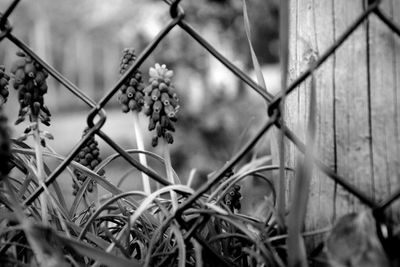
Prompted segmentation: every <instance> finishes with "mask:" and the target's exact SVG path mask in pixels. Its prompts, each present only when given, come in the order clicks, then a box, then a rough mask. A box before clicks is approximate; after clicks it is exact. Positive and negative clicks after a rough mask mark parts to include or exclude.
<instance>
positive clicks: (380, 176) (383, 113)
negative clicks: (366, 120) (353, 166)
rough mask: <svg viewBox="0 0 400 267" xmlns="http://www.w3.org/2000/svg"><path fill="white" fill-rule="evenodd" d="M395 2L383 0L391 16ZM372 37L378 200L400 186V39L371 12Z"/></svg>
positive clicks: (372, 79) (372, 83) (375, 165)
mask: <svg viewBox="0 0 400 267" xmlns="http://www.w3.org/2000/svg"><path fill="white" fill-rule="evenodd" d="M396 2H397V3H398V1H395V0H393V1H384V2H382V4H381V9H382V10H383V12H384V13H385V14H387V15H389V16H390V17H392V19H394V17H398V16H394V14H399V12H400V5H398V4H397V6H396ZM395 8H397V10H396V9H395ZM369 41H370V42H369V43H370V47H369V58H370V65H369V67H370V68H369V70H370V82H371V130H372V152H373V166H374V168H373V177H374V182H375V192H374V193H375V198H376V199H377V200H383V199H384V198H387V197H388V196H389V194H390V192H392V191H394V190H395V189H396V188H397V187H398V186H399V180H398V179H399V177H400V175H399V171H400V170H399V163H400V157H399V151H400V142H399V139H398V137H399V134H398V133H399V132H398V120H399V116H398V115H399V113H398V112H399V102H398V95H399V91H398V90H399V88H398V83H397V79H396V75H398V72H399V66H398V64H399V54H398V53H399V47H400V39H399V37H397V36H395V34H393V33H392V32H391V30H390V29H389V28H388V27H387V26H386V25H384V24H383V22H382V21H380V20H379V19H378V18H377V17H376V16H371V17H370V21H369ZM396 49H397V51H396ZM396 52H397V55H396ZM397 207H398V206H397ZM397 213H398V212H397ZM397 215H398V214H397Z"/></svg>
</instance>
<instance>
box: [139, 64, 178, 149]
mask: <svg viewBox="0 0 400 267" xmlns="http://www.w3.org/2000/svg"><path fill="white" fill-rule="evenodd" d="M149 75H150V79H149V83H150V85H149V86H147V87H146V88H145V89H144V92H145V97H144V113H145V114H146V115H147V116H149V117H150V121H149V127H148V128H149V131H153V130H154V129H155V130H156V134H155V135H154V136H153V139H152V145H153V146H157V144H158V138H161V137H162V138H164V139H165V140H166V141H167V143H169V144H172V143H173V142H174V138H173V136H172V134H171V132H174V131H175V127H174V125H173V123H174V122H176V121H177V118H176V113H177V112H178V110H179V98H178V95H177V94H176V92H175V89H174V86H173V85H172V83H171V78H172V76H173V75H174V73H173V71H172V70H168V69H167V68H166V66H165V65H162V66H160V64H156V65H155V68H150V70H149Z"/></svg>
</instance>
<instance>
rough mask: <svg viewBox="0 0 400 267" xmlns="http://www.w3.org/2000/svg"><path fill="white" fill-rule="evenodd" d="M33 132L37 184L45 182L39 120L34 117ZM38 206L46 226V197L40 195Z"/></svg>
mask: <svg viewBox="0 0 400 267" xmlns="http://www.w3.org/2000/svg"><path fill="white" fill-rule="evenodd" d="M34 123H35V130H34V131H33V138H34V143H35V155H36V167H37V176H38V179H39V181H40V183H39V184H41V183H44V182H45V176H44V164H43V153H42V145H41V144H40V129H39V120H38V118H37V117H36V118H35V119H34ZM40 206H41V212H42V222H43V223H44V224H45V225H47V223H48V221H49V220H48V218H49V216H48V213H47V196H46V194H44V193H42V194H41V195H40Z"/></svg>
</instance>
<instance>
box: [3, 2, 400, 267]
mask: <svg viewBox="0 0 400 267" xmlns="http://www.w3.org/2000/svg"><path fill="white" fill-rule="evenodd" d="M19 2H20V0H14V1H13V2H12V3H11V4H10V6H9V7H8V8H7V10H5V12H4V13H3V15H2V17H1V19H0V30H1V32H0V41H2V40H4V39H8V40H9V41H11V42H12V43H13V44H15V45H16V46H17V47H19V48H20V49H21V50H23V51H24V52H25V53H26V54H28V55H29V56H30V57H32V59H34V60H35V61H36V62H37V63H39V64H40V65H41V66H42V67H43V68H44V69H46V70H47V71H48V73H49V74H50V75H51V76H52V77H53V78H54V79H56V80H57V81H58V82H60V83H61V84H62V85H63V86H64V87H65V88H66V89H67V90H69V91H70V92H71V93H73V94H74V95H75V96H76V97H77V98H78V99H80V100H81V101H83V102H84V103H85V104H86V105H88V106H89V107H90V108H91V111H90V113H89V114H87V125H88V127H89V129H88V131H87V133H86V135H85V136H84V137H83V138H82V139H81V140H80V141H79V142H78V143H77V144H76V145H75V147H74V148H73V149H72V151H71V152H70V153H69V154H68V155H67V156H66V158H65V159H64V160H63V161H62V163H61V164H60V165H58V166H57V168H56V169H55V170H54V171H53V172H52V173H51V174H50V175H49V176H48V178H47V180H46V181H45V185H46V186H50V185H51V184H52V183H53V182H54V181H55V180H56V179H57V178H58V177H59V175H60V174H61V173H62V172H63V171H64V170H65V169H66V167H67V166H68V165H69V164H70V163H71V161H72V160H73V159H74V158H75V156H76V155H77V154H78V153H79V151H80V150H81V149H82V148H83V146H84V144H85V143H86V142H87V140H88V139H89V138H90V137H91V136H93V135H97V136H98V137H99V138H101V139H103V140H104V142H105V143H107V144H108V145H109V146H110V147H112V148H113V149H114V150H115V151H116V152H117V153H119V154H120V156H121V157H123V158H124V159H125V160H126V161H127V162H129V163H130V164H131V165H132V166H133V167H135V168H136V169H138V170H139V171H141V172H143V173H145V174H146V175H148V176H149V177H150V178H152V179H153V180H155V181H157V182H158V183H160V184H161V185H164V186H167V185H170V182H169V181H167V180H166V179H164V177H162V176H160V175H159V174H158V173H156V172H155V171H153V170H151V169H149V168H147V167H145V166H144V165H142V164H140V163H139V162H138V161H137V160H135V159H134V158H132V157H131V156H130V155H129V154H128V153H127V152H126V151H125V150H124V149H123V148H121V147H120V146H119V145H117V144H116V143H115V142H114V141H113V139H112V138H110V137H109V136H108V135H107V134H105V133H104V132H103V131H102V127H103V125H104V123H105V121H106V120H107V116H106V113H105V111H104V110H103V108H104V107H105V105H106V104H107V103H108V102H109V101H110V100H111V99H112V97H114V95H115V94H116V93H117V91H118V89H119V88H120V87H121V86H122V85H123V84H124V82H125V81H126V79H128V77H130V75H131V74H133V73H135V71H137V70H138V69H139V68H140V66H141V65H142V63H143V62H144V61H145V60H146V59H147V58H148V57H149V55H150V54H151V53H152V52H153V51H154V50H155V48H156V47H157V45H158V44H159V43H160V42H161V41H162V40H163V39H164V38H165V37H166V36H167V35H168V34H169V32H170V31H171V30H172V29H174V28H180V29H181V30H183V31H184V32H186V33H187V34H189V35H190V36H191V37H192V38H193V39H194V40H196V41H197V42H198V43H199V44H200V45H201V46H202V47H203V48H204V49H206V50H207V51H208V52H209V53H210V54H212V55H213V56H214V57H215V58H216V59H217V60H219V61H220V62H221V63H222V64H223V65H224V66H225V67H226V68H228V69H229V70H230V71H231V72H232V73H234V74H235V75H236V76H237V77H238V78H239V79H241V80H242V81H243V82H244V83H245V84H247V85H248V86H249V87H250V88H251V89H253V90H254V91H255V92H257V93H258V94H259V95H260V97H262V98H263V99H265V100H266V101H267V103H268V115H269V117H268V119H267V120H266V121H265V122H264V124H263V125H262V126H261V128H260V129H259V130H258V132H257V133H256V134H255V135H254V136H253V137H252V138H251V140H250V141H249V142H248V143H247V144H245V145H244V146H243V147H242V148H241V149H240V150H239V152H238V153H237V154H236V155H234V156H233V157H232V158H231V159H230V160H229V161H228V162H227V163H226V164H225V165H224V167H223V168H221V169H220V170H218V171H217V172H215V173H214V174H213V175H212V177H211V178H210V179H209V181H208V183H206V184H204V185H202V186H201V187H200V188H199V189H198V190H197V191H196V192H195V193H194V194H193V195H190V196H189V197H187V198H186V199H185V200H184V201H183V203H182V204H181V205H180V206H179V207H178V209H177V210H176V212H175V214H174V216H171V217H170V218H169V221H171V220H176V222H178V223H179V224H180V226H181V227H182V228H183V229H185V230H186V231H188V232H187V235H186V236H185V239H188V238H191V237H194V238H196V239H197V240H198V241H199V243H200V244H201V245H202V246H203V248H205V249H207V248H208V245H207V243H206V242H205V241H204V240H202V239H201V238H200V237H199V236H198V235H196V230H197V228H200V227H201V226H202V225H204V222H199V223H197V224H195V227H194V228H190V227H189V225H188V223H187V222H186V221H185V220H184V219H183V218H182V213H183V212H184V211H185V210H186V209H188V208H189V207H190V206H191V205H192V204H193V203H194V202H195V201H196V200H198V199H199V198H200V197H201V196H202V195H203V194H204V193H205V192H207V191H208V190H209V189H211V188H212V187H213V186H214V185H216V184H217V183H218V182H220V181H221V180H222V179H223V177H224V174H225V173H226V172H228V171H229V170H230V169H231V168H232V167H234V166H235V165H236V164H237V163H238V162H239V161H240V160H241V159H242V158H243V157H244V156H245V155H246V154H247V153H248V152H249V151H250V150H251V148H252V147H253V146H255V145H256V143H257V142H258V141H259V140H260V138H262V137H263V136H264V135H265V134H266V132H267V131H269V130H271V128H273V127H277V128H278V129H279V130H280V131H282V132H283V134H284V135H285V136H286V138H287V139H289V140H290V141H291V142H293V143H294V144H295V145H296V147H297V148H298V149H299V151H301V152H303V153H305V150H306V145H305V144H304V143H303V142H302V141H301V140H300V139H299V138H298V137H297V136H296V134H295V133H294V132H292V131H291V130H290V129H289V128H288V127H287V126H286V125H285V122H284V120H283V119H282V118H281V116H280V114H281V113H280V108H281V105H280V103H281V101H282V99H283V98H284V97H285V96H286V95H288V94H291V93H292V92H293V91H295V90H299V85H300V84H302V83H303V82H304V81H305V80H306V79H307V78H308V77H310V76H311V75H312V74H313V71H314V70H316V69H317V68H318V67H319V66H321V65H322V64H323V63H324V62H325V61H326V60H328V59H329V58H330V57H331V56H332V55H333V54H334V53H335V51H336V50H337V49H338V48H339V47H340V46H341V45H342V44H343V43H344V41H346V40H347V39H348V38H349V37H350V36H351V35H352V34H353V33H354V32H355V30H356V29H357V28H358V27H360V25H362V23H363V22H364V21H365V20H367V19H368V17H369V16H377V17H378V18H379V19H380V20H381V21H382V22H383V23H384V24H385V25H387V27H388V28H390V30H391V31H392V32H393V33H395V34H396V35H397V36H399V37H400V27H399V25H396V24H395V23H394V22H393V21H392V20H391V19H390V18H389V17H388V16H387V15H386V14H385V13H383V12H382V11H381V9H380V3H381V1H379V0H375V1H374V0H370V1H369V2H368V6H367V8H366V9H365V11H364V12H363V13H362V14H360V15H359V16H358V17H357V18H355V20H354V22H353V23H352V24H351V25H350V26H349V27H348V29H347V30H346V31H345V32H344V33H343V34H342V35H341V36H339V37H338V38H337V40H336V42H335V43H333V44H332V45H331V47H329V49H327V50H326V51H325V52H324V53H322V54H321V55H320V56H319V58H318V59H317V60H316V61H315V62H314V64H313V65H312V66H311V67H310V68H308V69H307V70H306V71H304V72H303V73H302V74H301V75H300V76H299V77H298V78H297V79H296V80H294V81H293V82H292V83H291V84H290V85H289V86H288V87H287V88H286V90H282V92H280V93H278V94H277V95H271V94H269V93H268V92H267V91H265V90H264V88H262V87H261V86H260V85H258V84H257V83H256V82H255V81H253V80H252V79H251V78H250V77H249V76H248V75H247V74H245V73H244V72H243V71H241V70H240V69H239V68H237V67H236V66H235V65H234V64H232V62H230V61H229V60H228V59H227V58H225V57H224V56H223V55H222V54H221V53H219V52H218V51H217V50H216V49H215V48H214V47H213V46H212V45H211V44H210V43H208V42H207V41H206V40H205V39H204V38H203V37H202V36H201V35H200V34H199V33H198V32H197V31H196V30H195V29H194V28H193V27H192V26H191V25H190V24H189V23H188V22H187V20H186V19H185V13H184V10H183V9H182V8H181V7H180V6H179V2H180V1H179V0H175V1H172V0H165V1H164V2H165V3H166V4H168V5H169V12H170V17H171V19H170V21H169V22H168V23H167V24H166V25H165V27H164V28H163V29H162V30H161V31H160V32H159V33H158V35H157V36H156V37H155V38H154V39H153V40H152V41H151V43H150V44H148V45H147V47H146V48H145V49H144V51H143V52H142V53H141V54H140V55H138V57H137V59H136V61H135V62H134V63H133V65H132V66H131V67H130V68H129V69H128V70H127V71H126V72H125V73H124V74H123V75H122V76H121V78H120V79H119V80H118V81H117V82H116V83H115V84H114V86H112V88H110V89H109V90H108V92H107V93H106V94H105V95H104V96H103V97H102V98H101V100H100V101H98V102H95V101H94V100H92V99H91V98H89V97H88V96H87V95H85V93H84V92H83V91H81V90H80V89H79V88H78V87H77V86H75V85H74V84H73V83H71V82H70V81H69V80H68V79H66V78H65V77H64V76H63V75H62V74H61V73H59V72H58V71H57V70H56V69H54V68H53V67H52V66H50V65H49V64H47V63H46V62H45V61H44V60H43V59H41V58H40V57H39V56H38V55H37V54H36V53H35V52H34V51H32V50H31V49H30V48H29V47H28V46H27V45H26V44H25V43H24V42H23V41H21V40H20V39H19V38H18V37H16V36H15V35H14V34H13V28H12V25H11V24H10V23H9V22H8V20H7V18H8V17H9V16H10V15H11V14H12V13H13V10H14V9H15V8H16V7H17V5H18V3H19ZM313 160H314V163H315V165H316V166H317V167H318V168H319V169H320V170H321V171H322V172H323V173H325V174H326V175H327V177H329V178H330V179H332V180H333V181H335V182H336V183H338V184H339V185H341V186H342V187H343V188H344V189H345V190H347V191H348V192H350V193H351V194H352V195H354V196H355V197H357V198H358V199H359V200H360V201H361V202H362V203H363V204H365V205H366V206H368V207H369V208H370V209H372V211H373V214H374V217H375V219H376V222H377V226H378V227H377V230H378V234H379V236H380V237H381V241H382V242H385V235H384V234H383V233H382V230H381V227H380V226H382V225H383V224H384V223H385V222H386V218H385V215H384V211H385V209H387V208H388V207H389V206H390V205H391V204H392V203H393V202H394V201H395V200H397V199H398V198H399V197H400V188H398V189H397V190H396V191H395V192H394V193H393V194H392V195H391V196H389V197H388V198H386V199H385V200H383V201H381V202H377V201H375V200H373V198H372V197H371V196H369V195H368V194H366V193H364V192H363V191H361V190H359V189H358V188H357V187H355V186H354V185H352V184H350V183H349V182H347V180H346V177H342V176H340V175H339V174H338V173H336V172H335V171H334V170H333V169H332V168H330V167H328V166H327V165H325V164H324V163H322V162H321V161H319V160H318V159H315V158H314V159H313ZM43 191H44V188H43V186H38V187H37V188H36V189H35V191H34V192H33V193H32V194H31V195H30V196H29V197H28V198H27V199H26V200H25V202H24V206H25V207H28V206H29V205H31V204H32V203H33V202H34V201H35V200H36V199H37V198H38V197H39V196H40V195H41V194H42V193H43ZM209 250H210V251H211V252H212V250H211V249H209ZM213 255H214V257H215V258H216V259H218V260H219V261H220V262H221V263H223V264H225V265H229V263H227V262H226V261H225V260H224V259H223V258H221V257H220V256H219V255H216V254H215V253H213Z"/></svg>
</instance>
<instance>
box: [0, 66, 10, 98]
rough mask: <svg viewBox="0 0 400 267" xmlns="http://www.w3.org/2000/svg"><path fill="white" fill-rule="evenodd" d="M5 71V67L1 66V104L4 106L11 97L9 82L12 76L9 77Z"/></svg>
mask: <svg viewBox="0 0 400 267" xmlns="http://www.w3.org/2000/svg"><path fill="white" fill-rule="evenodd" d="M5 71H6V68H5V67H4V65H0V102H1V103H2V104H4V103H5V102H7V98H8V95H9V91H8V82H9V80H10V76H8V75H7V74H6V73H5Z"/></svg>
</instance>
